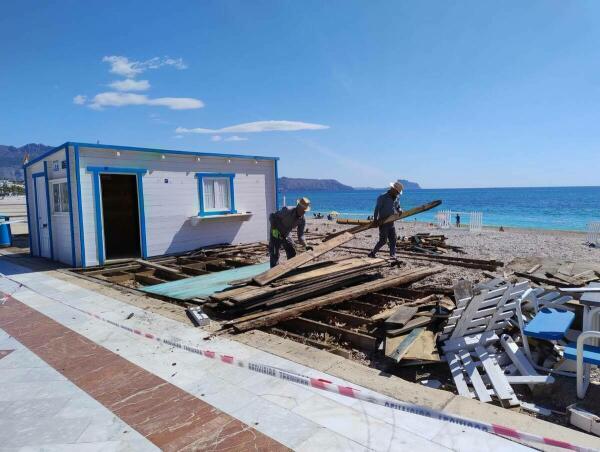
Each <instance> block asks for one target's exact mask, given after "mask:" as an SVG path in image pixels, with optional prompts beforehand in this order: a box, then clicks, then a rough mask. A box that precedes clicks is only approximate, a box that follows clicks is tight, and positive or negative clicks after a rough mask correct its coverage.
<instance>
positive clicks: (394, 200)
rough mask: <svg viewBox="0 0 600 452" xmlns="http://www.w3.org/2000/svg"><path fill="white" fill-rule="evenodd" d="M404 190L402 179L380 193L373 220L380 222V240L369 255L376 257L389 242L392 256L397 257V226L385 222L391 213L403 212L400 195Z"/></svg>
mask: <svg viewBox="0 0 600 452" xmlns="http://www.w3.org/2000/svg"><path fill="white" fill-rule="evenodd" d="M403 190H404V186H403V185H402V183H401V182H400V181H397V182H392V183H391V184H390V189H389V190H388V191H387V192H386V193H384V194H382V195H379V197H378V198H377V204H376V205H375V211H374V212H373V220H374V221H376V222H377V223H378V224H379V241H378V242H377V243H376V244H375V248H373V251H371V252H370V253H369V257H375V255H376V254H377V252H378V251H379V250H380V249H381V247H382V246H383V245H385V244H386V242H388V245H389V247H390V256H391V257H396V240H397V237H396V228H395V226H394V222H393V221H392V222H390V223H387V224H383V222H384V221H385V219H386V218H388V217H389V216H391V215H395V214H400V213H402V209H401V208H400V202H399V197H400V195H401V194H402V191H403Z"/></svg>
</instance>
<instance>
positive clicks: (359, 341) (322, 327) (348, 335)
mask: <svg viewBox="0 0 600 452" xmlns="http://www.w3.org/2000/svg"><path fill="white" fill-rule="evenodd" d="M279 327H280V328H281V327H283V328H286V329H287V328H291V329H293V330H295V331H302V332H307V331H313V332H317V333H326V334H329V335H331V336H333V337H338V338H340V339H341V340H344V341H347V342H350V343H351V344H352V345H353V346H354V347H355V348H358V349H359V350H368V351H373V350H375V348H376V347H377V338H375V337H373V336H369V335H368V334H363V333H359V332H357V331H352V330H350V329H347V328H341V327H338V326H334V325H328V324H326V323H323V322H319V321H317V320H311V319H307V318H304V317H298V318H295V319H290V320H286V321H285V322H282V323H281V324H280V325H279Z"/></svg>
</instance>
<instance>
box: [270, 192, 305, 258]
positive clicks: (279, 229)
mask: <svg viewBox="0 0 600 452" xmlns="http://www.w3.org/2000/svg"><path fill="white" fill-rule="evenodd" d="M309 210H310V200H309V199H308V198H300V199H299V200H298V201H297V204H296V207H282V208H281V210H279V211H278V212H273V213H272V214H271V215H270V216H269V222H270V223H271V233H270V234H269V258H270V260H271V267H275V266H276V265H277V263H278V262H279V250H280V248H281V247H282V246H283V249H284V250H285V255H286V256H287V258H288V259H291V258H292V257H294V256H295V255H296V249H295V247H294V243H293V242H292V239H291V238H290V232H292V229H294V228H296V231H297V233H298V243H300V245H302V246H304V247H305V248H310V247H307V246H306V242H305V241H304V229H305V227H306V219H305V218H304V214H305V212H308V211H309Z"/></svg>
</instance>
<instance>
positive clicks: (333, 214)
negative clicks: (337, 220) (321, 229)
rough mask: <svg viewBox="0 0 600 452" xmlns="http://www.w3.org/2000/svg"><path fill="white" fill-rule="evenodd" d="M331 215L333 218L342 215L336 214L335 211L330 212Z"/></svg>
mask: <svg viewBox="0 0 600 452" xmlns="http://www.w3.org/2000/svg"><path fill="white" fill-rule="evenodd" d="M329 215H331V216H332V217H338V216H339V215H340V213H339V212H336V211H335V210H332V211H331V212H329Z"/></svg>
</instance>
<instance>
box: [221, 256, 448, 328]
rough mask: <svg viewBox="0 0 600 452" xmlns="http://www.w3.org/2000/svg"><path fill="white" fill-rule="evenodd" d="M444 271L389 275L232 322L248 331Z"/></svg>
mask: <svg viewBox="0 0 600 452" xmlns="http://www.w3.org/2000/svg"><path fill="white" fill-rule="evenodd" d="M443 271H444V268H443V267H433V268H421V269H414V270H409V271H406V272H403V273H401V274H399V275H394V276H388V277H387V278H383V279H379V280H375V281H369V282H366V283H363V284H359V285H356V286H352V287H348V288H346V289H342V290H338V291H335V292H331V293H328V294H326V295H322V296H320V297H317V298H313V299H311V300H306V301H302V302H300V303H297V304H295V305H293V306H290V307H281V308H277V309H273V310H272V311H271V312H268V313H259V314H260V315H259V316H258V317H259V318H253V319H251V320H243V319H238V320H237V321H234V322H232V323H233V327H234V329H235V330H236V331H238V332H239V331H247V330H250V329H253V328H260V327H264V326H271V325H275V324H276V323H278V322H280V321H282V320H285V319H289V318H292V317H298V316H300V315H301V314H302V313H304V312H306V311H311V310H313V309H319V308H323V307H325V306H327V305H332V304H336V303H341V302H343V301H346V300H352V299H354V298H357V297H360V296H361V295H366V294H367V293H371V292H375V291H377V290H381V289H385V288H387V287H394V286H399V285H403V284H410V283H413V282H415V281H419V280H421V279H423V278H426V277H428V276H430V275H433V274H436V273H440V272H443ZM240 320H241V321H240Z"/></svg>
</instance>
